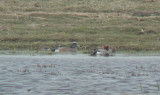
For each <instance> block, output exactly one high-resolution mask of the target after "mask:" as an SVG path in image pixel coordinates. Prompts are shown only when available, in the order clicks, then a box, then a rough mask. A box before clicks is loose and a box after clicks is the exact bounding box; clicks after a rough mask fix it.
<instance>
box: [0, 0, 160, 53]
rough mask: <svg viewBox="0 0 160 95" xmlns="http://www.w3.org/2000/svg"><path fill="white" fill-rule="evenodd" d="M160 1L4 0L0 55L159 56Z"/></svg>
mask: <svg viewBox="0 0 160 95" xmlns="http://www.w3.org/2000/svg"><path fill="white" fill-rule="evenodd" d="M159 5H160V1H159V0H0V50H42V49H46V48H50V49H51V48H54V47H56V46H58V45H59V44H60V45H61V46H70V44H71V42H72V41H77V42H78V44H79V45H80V50H84V49H85V50H86V51H90V50H93V49H94V48H101V47H103V46H104V45H105V44H108V45H113V46H115V47H116V48H117V50H119V51H159V50H160V31H159V30H160V27H159V26H160V10H159V9H160V6H159Z"/></svg>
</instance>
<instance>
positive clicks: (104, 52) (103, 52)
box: [91, 45, 115, 56]
mask: <svg viewBox="0 0 160 95" xmlns="http://www.w3.org/2000/svg"><path fill="white" fill-rule="evenodd" d="M114 52H115V49H113V48H110V47H109V46H108V45H105V46H104V48H102V49H94V50H93V53H92V54H91V56H113V54H112V53H114Z"/></svg>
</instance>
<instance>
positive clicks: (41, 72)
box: [0, 55, 160, 95]
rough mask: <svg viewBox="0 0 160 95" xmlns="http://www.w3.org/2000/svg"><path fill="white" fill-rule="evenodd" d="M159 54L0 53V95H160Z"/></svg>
mask: <svg viewBox="0 0 160 95" xmlns="http://www.w3.org/2000/svg"><path fill="white" fill-rule="evenodd" d="M159 76H160V57H159V56H122V55H119V56H113V57H91V56H88V55H51V56H28V55H0V95H160V77H159Z"/></svg>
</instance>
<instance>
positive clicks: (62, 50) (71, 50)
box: [52, 43, 78, 53]
mask: <svg viewBox="0 0 160 95" xmlns="http://www.w3.org/2000/svg"><path fill="white" fill-rule="evenodd" d="M77 47H78V45H77V43H72V45H71V46H70V47H60V46H59V47H56V48H54V49H52V52H55V53H76V52H77V50H78V49H77Z"/></svg>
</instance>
